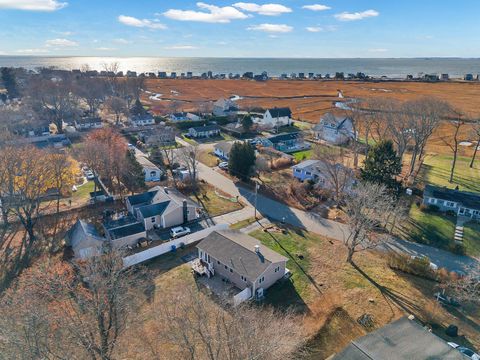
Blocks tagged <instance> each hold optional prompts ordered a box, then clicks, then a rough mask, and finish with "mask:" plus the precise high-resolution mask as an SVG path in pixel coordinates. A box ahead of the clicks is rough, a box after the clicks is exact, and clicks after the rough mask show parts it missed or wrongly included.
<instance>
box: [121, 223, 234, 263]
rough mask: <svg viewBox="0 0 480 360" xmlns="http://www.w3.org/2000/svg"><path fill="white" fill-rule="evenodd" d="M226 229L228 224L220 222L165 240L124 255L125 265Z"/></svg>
mask: <svg viewBox="0 0 480 360" xmlns="http://www.w3.org/2000/svg"><path fill="white" fill-rule="evenodd" d="M226 229H228V225H226V224H219V225H215V226H212V227H209V228H206V229H203V230H200V231H197V232H195V233H193V234H190V235H187V236H183V237H181V238H178V239H175V240H171V241H167V242H164V243H162V244H160V245H158V246H155V247H153V248H150V249H147V250H145V251H142V252H139V253H137V254H134V255H130V256H127V257H124V258H123V266H124V267H130V266H133V265H136V264H140V263H142V262H145V261H147V260H150V259H153V258H154V257H157V256H160V255H163V254H166V253H168V252H170V251H172V250H174V249H176V248H178V247H180V246H181V244H183V245H189V244H193V243H195V242H197V241H200V240H202V239H204V238H205V237H207V236H208V235H210V233H212V232H213V231H216V230H226Z"/></svg>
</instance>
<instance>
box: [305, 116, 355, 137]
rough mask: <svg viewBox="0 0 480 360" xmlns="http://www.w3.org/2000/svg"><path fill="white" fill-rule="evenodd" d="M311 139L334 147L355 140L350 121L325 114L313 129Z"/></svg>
mask: <svg viewBox="0 0 480 360" xmlns="http://www.w3.org/2000/svg"><path fill="white" fill-rule="evenodd" d="M313 137H314V138H315V139H316V140H323V141H326V142H328V143H331V144H335V145H341V144H345V143H347V142H348V141H350V140H351V139H353V138H355V133H354V131H353V122H352V119H350V118H349V117H346V116H335V115H333V114H331V113H327V114H325V115H324V116H323V117H322V118H321V119H320V122H319V123H318V124H317V125H315V126H314V127H313Z"/></svg>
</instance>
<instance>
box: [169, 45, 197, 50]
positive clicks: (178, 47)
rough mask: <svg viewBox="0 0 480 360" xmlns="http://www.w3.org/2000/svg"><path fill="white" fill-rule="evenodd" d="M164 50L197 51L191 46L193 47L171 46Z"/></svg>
mask: <svg viewBox="0 0 480 360" xmlns="http://www.w3.org/2000/svg"><path fill="white" fill-rule="evenodd" d="M165 49H168V50H195V49H198V47H196V46H193V45H172V46H167V47H165Z"/></svg>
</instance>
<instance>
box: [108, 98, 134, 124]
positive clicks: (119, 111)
mask: <svg viewBox="0 0 480 360" xmlns="http://www.w3.org/2000/svg"><path fill="white" fill-rule="evenodd" d="M105 105H106V107H107V108H108V110H110V111H111V112H112V113H113V115H114V116H115V125H117V126H118V125H120V120H121V118H122V116H123V115H124V114H126V113H127V111H128V109H127V103H126V102H125V100H124V99H122V98H121V97H118V96H112V97H110V98H108V99H107V101H106V102H105Z"/></svg>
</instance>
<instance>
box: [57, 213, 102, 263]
mask: <svg viewBox="0 0 480 360" xmlns="http://www.w3.org/2000/svg"><path fill="white" fill-rule="evenodd" d="M65 241H66V245H67V246H70V247H71V248H72V250H73V253H74V255H75V257H76V258H80V259H85V258H88V257H90V256H94V255H98V254H100V253H101V251H102V247H103V246H104V245H105V243H106V239H105V238H104V237H102V236H101V235H100V234H99V233H98V231H97V229H96V228H95V226H94V225H93V224H89V223H87V222H85V221H83V220H77V222H76V223H75V225H73V227H72V228H71V229H70V230H69V231H68V232H67V235H66V237H65Z"/></svg>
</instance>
